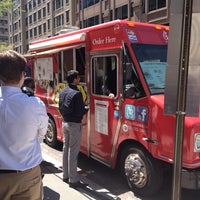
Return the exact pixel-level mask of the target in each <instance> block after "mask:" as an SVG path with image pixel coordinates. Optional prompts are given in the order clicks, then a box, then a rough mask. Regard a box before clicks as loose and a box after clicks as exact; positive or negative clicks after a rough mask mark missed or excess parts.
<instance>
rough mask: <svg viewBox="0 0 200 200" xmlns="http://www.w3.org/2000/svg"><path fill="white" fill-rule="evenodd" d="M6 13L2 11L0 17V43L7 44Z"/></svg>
mask: <svg viewBox="0 0 200 200" xmlns="http://www.w3.org/2000/svg"><path fill="white" fill-rule="evenodd" d="M8 35H9V33H8V14H7V13H5V12H3V13H2V16H1V17H0V45H8V44H9V43H8Z"/></svg>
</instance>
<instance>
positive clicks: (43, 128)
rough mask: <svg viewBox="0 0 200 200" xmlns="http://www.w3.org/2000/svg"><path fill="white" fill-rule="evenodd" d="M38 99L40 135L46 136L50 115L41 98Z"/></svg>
mask: <svg viewBox="0 0 200 200" xmlns="http://www.w3.org/2000/svg"><path fill="white" fill-rule="evenodd" d="M38 101H39V106H38V120H39V127H38V136H40V137H44V136H45V134H46V132H47V127H48V120H49V117H48V115H47V112H46V108H45V105H44V103H43V102H42V101H41V100H38Z"/></svg>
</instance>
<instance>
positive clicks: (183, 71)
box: [172, 0, 193, 200]
mask: <svg viewBox="0 0 200 200" xmlns="http://www.w3.org/2000/svg"><path fill="white" fill-rule="evenodd" d="M192 5H193V0H184V1H183V17H182V37H181V51H180V59H179V77H178V90H177V91H178V93H177V105H176V133H175V146H174V168H173V190H172V200H180V199H181V169H182V154H183V139H184V122H185V114H186V113H185V110H186V96H187V79H188V68H189V67H188V65H189V50H190V33H191V21H192Z"/></svg>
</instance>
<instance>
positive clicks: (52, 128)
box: [45, 117, 58, 148]
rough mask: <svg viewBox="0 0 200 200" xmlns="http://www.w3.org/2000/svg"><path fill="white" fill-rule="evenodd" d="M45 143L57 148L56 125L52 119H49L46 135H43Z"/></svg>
mask: <svg viewBox="0 0 200 200" xmlns="http://www.w3.org/2000/svg"><path fill="white" fill-rule="evenodd" d="M45 142H46V144H47V145H48V146H50V147H53V148H55V147H57V145H58V141H57V133H56V125H55V123H54V121H53V119H51V118H50V117H49V121H48V127H47V133H46V135H45Z"/></svg>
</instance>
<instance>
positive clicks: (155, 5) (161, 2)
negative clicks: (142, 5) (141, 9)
mask: <svg viewBox="0 0 200 200" xmlns="http://www.w3.org/2000/svg"><path fill="white" fill-rule="evenodd" d="M164 7H166V0H149V11H152V10H157V9H160V8H164Z"/></svg>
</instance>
